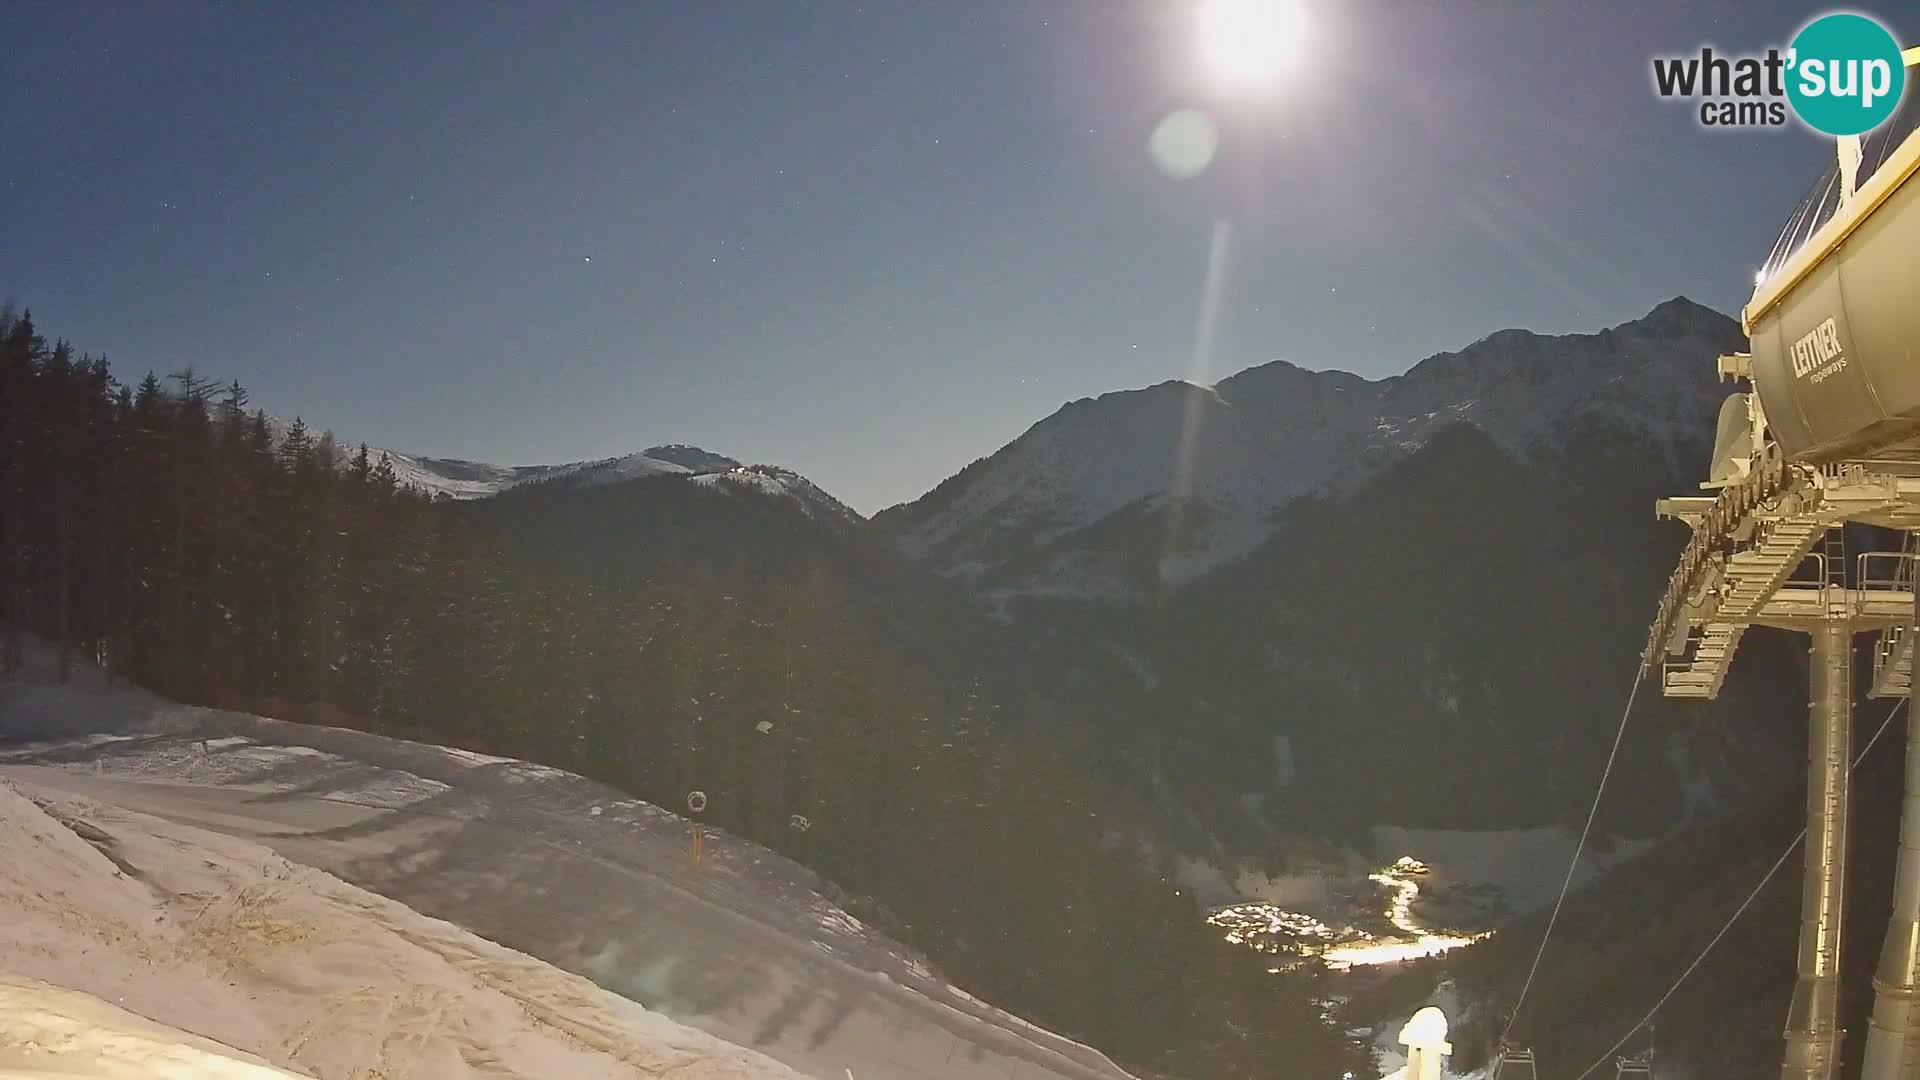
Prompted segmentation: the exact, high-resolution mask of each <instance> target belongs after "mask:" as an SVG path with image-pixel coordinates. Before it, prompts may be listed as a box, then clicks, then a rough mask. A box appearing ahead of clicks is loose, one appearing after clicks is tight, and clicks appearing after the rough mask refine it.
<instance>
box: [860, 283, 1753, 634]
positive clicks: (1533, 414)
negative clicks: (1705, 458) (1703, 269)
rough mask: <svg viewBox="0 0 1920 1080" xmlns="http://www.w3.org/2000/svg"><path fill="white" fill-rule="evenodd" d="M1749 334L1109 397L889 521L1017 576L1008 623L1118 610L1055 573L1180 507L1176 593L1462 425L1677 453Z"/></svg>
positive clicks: (1080, 570)
mask: <svg viewBox="0 0 1920 1080" xmlns="http://www.w3.org/2000/svg"><path fill="white" fill-rule="evenodd" d="M1737 334H1738V326H1737V324H1735V323H1734V322H1733V321H1732V320H1730V319H1728V318H1727V317H1726V316H1724V315H1720V314H1718V313H1717V312H1713V311H1710V310H1708V309H1706V308H1703V307H1700V306H1699V305H1697V304H1693V303H1692V302H1690V301H1687V300H1684V299H1676V300H1672V301H1668V302H1667V303H1665V304H1662V305H1660V306H1659V307H1657V308H1655V309H1654V310H1653V311H1652V312H1650V313H1648V315H1646V316H1645V317H1643V318H1642V319H1639V320H1637V321H1635V322H1631V323H1627V324H1624V325H1622V326H1618V327H1615V328H1613V329H1611V330H1607V331H1603V332H1601V333H1598V334H1585V335H1567V336H1559V337H1548V336H1542V335H1537V334H1532V333H1528V332H1526V331H1520V330H1503V331H1501V332H1499V333H1497V334H1492V335H1489V336H1487V337H1485V338H1483V339H1481V340H1480V341H1477V342H1475V343H1473V344H1472V345H1470V346H1468V347H1467V348H1465V349H1463V350H1461V351H1459V352H1452V353H1442V354H1439V355H1437V356H1433V357H1430V358H1428V359H1426V360H1424V361H1421V362H1420V363H1419V364H1417V365H1415V366H1414V367H1413V368H1412V369H1411V370H1409V371H1408V372H1407V373H1406V374H1404V375H1399V376H1394V377H1392V378H1388V379H1381V380H1377V381H1369V380H1367V379H1363V378H1360V377H1359V376H1357V375H1352V374H1348V373H1346V372H1341V371H1318V372H1316V371H1310V370H1307V369H1305V368H1302V367H1299V366H1296V365H1294V364H1291V363H1287V362H1285V361H1278V360H1277V361H1274V362H1272V363H1269V364H1265V365H1262V366H1260V367H1255V368H1250V369H1248V370H1246V371H1242V372H1240V373H1239V374H1237V375H1234V376H1232V377H1230V378H1228V379H1225V380H1223V381H1222V382H1220V383H1218V384H1216V385H1214V386H1204V387H1203V386H1195V385H1193V384H1190V383H1185V382H1179V381H1171V382H1165V383H1161V384H1159V385H1156V386H1151V387H1147V388H1145V389H1140V390H1129V391H1124V392H1120V393H1112V394H1106V395H1103V396H1101V397H1099V398H1097V399H1083V400H1080V401H1075V402H1072V403H1071V404H1068V405H1066V406H1064V407H1063V408H1061V409H1060V410H1059V411H1058V412H1056V413H1054V414H1053V415H1052V416H1050V417H1048V418H1046V419H1045V420H1042V421H1041V422H1039V423H1037V424H1035V425H1034V426H1033V427H1032V428H1030V429H1028V430H1027V432H1026V433H1025V434H1023V435H1021V436H1020V437H1019V438H1018V439H1015V440H1014V441H1013V442H1011V443H1009V444H1008V445H1006V446H1005V447H1003V448H1001V449H1000V450H999V451H998V452H996V453H995V454H993V455H992V456H991V457H989V458H986V459H984V460H982V461H979V462H976V463H975V464H974V465H972V466H969V468H968V469H967V470H966V471H965V472H963V473H961V474H960V475H959V476H958V477H956V478H954V480H952V481H949V482H948V484H943V485H942V486H941V487H940V488H938V489H936V490H935V491H934V492H932V493H930V494H929V495H927V496H924V497H923V498H922V499H920V500H919V501H917V502H915V503H910V504H907V505H906V506H903V507H896V508H894V509H892V510H889V511H887V512H885V514H883V515H882V518H881V520H883V521H889V522H891V524H892V525H893V526H894V529H895V531H896V535H897V537H898V542H899V545H900V547H901V550H902V551H904V552H905V553H907V554H908V555H909V556H912V557H914V558H917V559H922V560H925V561H927V562H928V563H930V564H931V565H933V566H934V567H935V568H936V569H939V570H942V571H945V572H948V573H952V574H954V575H956V576H962V577H965V578H967V579H968V580H974V579H977V578H979V577H980V576H981V575H982V574H983V572H986V571H989V570H992V569H994V568H997V567H1001V566H1003V565H1005V564H1007V563H1008V562H1009V561H1012V562H1013V563H1014V566H1015V567H1016V570H1015V576H1016V577H1017V579H1018V580H1017V583H1016V584H1013V585H1008V584H1006V583H1005V581H1004V578H1003V579H1002V580H1000V581H996V582H995V588H996V591H995V594H994V599H995V601H996V603H999V604H1001V605H1002V606H1003V607H1004V605H1005V603H1006V601H1007V600H1008V599H1010V598H1011V597H1012V596H1015V595H1021V594H1026V595H1053V596H1068V595H1073V593H1074V591H1075V590H1076V589H1077V588H1078V589H1088V588H1090V589H1091V590H1092V591H1095V592H1099V593H1103V594H1104V593H1110V592H1111V585H1110V584H1109V583H1107V582H1105V581H1101V580H1097V577H1098V575H1097V572H1096V571H1095V570H1094V568H1096V567H1097V566H1098V565H1099V560H1098V559H1080V560H1073V559H1063V558H1061V557H1060V556H1061V555H1065V554H1074V553H1087V552H1099V551H1102V550H1103V544H1104V543H1106V541H1102V540H1100V539H1099V538H1098V537H1097V533H1098V530H1097V529H1095V528H1094V527H1095V526H1098V525H1100V524H1102V523H1106V522H1119V521H1122V520H1123V515H1127V514H1141V513H1162V512H1167V513H1171V512H1172V510H1171V508H1172V507H1173V506H1174V504H1175V501H1176V500H1180V501H1181V502H1180V505H1181V506H1182V507H1183V508H1182V509H1181V510H1180V511H1179V512H1180V514H1181V515H1182V517H1183V518H1184V519H1185V520H1187V521H1189V522H1193V523H1195V524H1197V526H1198V528H1199V531H1200V535H1199V538H1198V539H1197V541H1195V542H1193V543H1191V544H1189V545H1188V546H1187V547H1186V548H1185V549H1183V550H1174V551H1169V552H1166V553H1164V554H1163V556H1162V559H1161V567H1160V570H1161V576H1162V577H1163V579H1164V580H1166V581H1169V582H1174V583H1178V582H1182V581H1186V580H1190V579H1191V578H1193V577H1196V576H1198V575H1200V574H1203V573H1205V572H1207V571H1209V570H1211V569H1214V568H1216V567H1218V566H1220V565H1222V564H1223V563H1225V562H1228V561H1231V560H1233V559H1236V558H1239V557H1241V556H1243V555H1245V554H1247V553H1248V552H1250V551H1252V550H1253V549H1254V548H1255V547H1257V546H1258V545H1259V544H1260V543H1262V542H1264V541H1265V540H1266V539H1267V538H1269V537H1270V536H1271V535H1272V532H1273V527H1274V515H1275V513H1276V512H1277V511H1278V510H1279V509H1280V508H1281V507H1283V506H1284V505H1285V504H1286V503H1288V502H1289V501H1291V500H1292V499H1294V498H1296V497H1298V496H1301V495H1306V494H1310V493H1332V494H1337V493H1340V492H1343V491H1346V490H1349V489H1351V488H1352V487H1353V486H1355V485H1356V484H1357V483H1359V482H1360V481H1362V480H1364V479H1365V478H1366V477H1368V476H1370V475H1372V474H1373V473H1375V472H1377V471H1378V470H1379V469H1380V468H1381V467H1383V466H1384V465H1385V464H1387V463H1389V462H1391V461H1393V460H1395V459H1397V458H1399V457H1402V456H1404V455H1405V454H1407V453H1408V452H1410V451H1412V450H1414V449H1417V448H1418V447H1420V446H1421V445H1423V444H1424V443H1425V442H1426V441H1427V440H1428V439H1429V438H1431V437H1432V436H1433V435H1434V434H1435V433H1436V432H1438V431H1439V430H1441V429H1442V428H1444V427H1447V426H1449V425H1451V424H1454V423H1456V422H1462V421H1464V422H1468V423H1472V424H1474V425H1476V426H1478V427H1480V428H1481V429H1483V430H1485V431H1486V432H1487V433H1488V434H1489V435H1490V436H1492V438H1493V439H1494V440H1495V441H1496V442H1497V443H1499V444H1500V445H1502V446H1503V447H1505V448H1507V449H1508V450H1510V451H1513V452H1515V453H1525V452H1526V451H1528V450H1530V449H1531V448H1533V447H1536V446H1539V445H1542V444H1547V443H1552V442H1553V441H1554V440H1555V439H1556V438H1557V437H1558V435H1559V433H1560V432H1561V431H1562V429H1563V425H1564V424H1565V423H1567V422H1568V421H1570V420H1572V419H1574V418H1576V417H1582V416H1589V415H1591V416H1598V417H1601V418H1604V419H1606V420H1609V421H1612V422H1616V423H1618V424H1620V425H1622V426H1624V427H1626V428H1627V429H1628V430H1632V431H1636V432H1638V433H1639V434H1640V435H1641V436H1642V437H1643V438H1645V439H1647V440H1649V441H1650V442H1651V443H1652V445H1654V446H1656V447H1659V448H1663V449H1664V450H1665V451H1666V452H1668V453H1669V454H1670V455H1671V454H1674V453H1677V451H1678V448H1680V447H1684V446H1687V445H1690V444H1691V443H1692V442H1693V441H1694V440H1696V439H1697V438H1698V436H1699V432H1700V430H1701V427H1700V424H1701V417H1702V416H1703V415H1706V413H1705V410H1706V409H1708V408H1710V407H1711V403H1712V402H1713V401H1714V400H1715V398H1716V397H1717V395H1719V394H1721V393H1723V392H1724V391H1723V390H1722V389H1721V388H1720V387H1719V386H1718V384H1717V381H1716V379H1715V376H1714V373H1713V363H1712V361H1713V358H1714V357H1715V356H1716V355H1718V353H1719V352H1721V351H1723V350H1724V349H1725V348H1726V347H1728V346H1729V345H1730V344H1732V342H1733V341H1734V340H1737ZM1082 530H1088V535H1086V536H1084V537H1082V536H1080V535H1078V534H1079V533H1080V532H1081V531H1082ZM1128 535H1134V534H1132V533H1129V534H1128ZM1042 554H1044V555H1045V556H1046V557H1045V559H1044V560H1043V561H1042V562H1040V563H1037V564H1031V565H1029V562H1023V561H1022V560H1023V559H1025V560H1029V561H1030V560H1032V559H1035V558H1039V557H1040V556H1041V555H1042ZM1136 588H1137V586H1136Z"/></svg>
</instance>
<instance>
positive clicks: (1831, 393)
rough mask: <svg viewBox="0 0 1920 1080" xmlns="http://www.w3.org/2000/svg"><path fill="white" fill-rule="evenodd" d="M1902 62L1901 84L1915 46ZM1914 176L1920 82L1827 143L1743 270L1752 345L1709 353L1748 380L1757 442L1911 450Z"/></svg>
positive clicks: (1841, 453)
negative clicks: (1750, 273) (1886, 110)
mask: <svg viewBox="0 0 1920 1080" xmlns="http://www.w3.org/2000/svg"><path fill="white" fill-rule="evenodd" d="M1905 60H1906V63H1907V67H1908V76H1909V77H1908V82H1909V83H1910V84H1912V83H1913V82H1915V81H1916V80H1920V49H1909V50H1907V52H1906V54H1905ZM1916 173H1920V91H1917V90H1915V89H1913V88H1911V86H1910V88H1909V90H1908V92H1907V94H1906V98H1905V101H1904V102H1902V104H1901V106H1900V108H1899V109H1898V110H1897V111H1896V112H1895V113H1894V115H1893V116H1892V117H1891V118H1889V119H1888V120H1887V122H1886V123H1884V124H1882V125H1881V126H1880V127H1879V128H1877V129H1875V130H1874V131H1872V132H1869V133H1868V134H1866V135H1864V136H1858V135H1856V136H1847V137H1843V138H1841V139H1839V140H1837V141H1836V153H1835V157H1834V162H1833V164H1832V165H1830V166H1828V168H1827V170H1826V171H1825V173H1824V174H1823V175H1822V176H1821V178H1820V179H1819V180H1818V181H1817V182H1815V184H1814V185H1813V188H1812V189H1811V190H1809V191H1808V192H1807V194H1806V196H1805V197H1803V198H1802V199H1801V201H1800V203H1799V204H1798V205H1797V206H1796V207H1795V209H1794V212H1793V214H1792V215H1791V216H1789V218H1788V219H1787V224H1786V226H1785V227H1784V228H1783V229H1782V230H1781V232H1780V235H1779V238H1778V239H1777V240H1776V241H1775V242H1774V245H1773V249H1772V251H1771V252H1770V253H1769V254H1768V256H1767V260H1766V262H1765V263H1764V264H1763V265H1762V267H1761V270H1760V272H1759V273H1758V274H1757V275H1755V288H1754V293H1753V298H1752V300H1751V301H1749V302H1748V304H1747V306H1746V308H1745V309H1744V310H1743V311H1742V312H1741V321H1742V323H1743V325H1744V326H1745V329H1746V333H1747V336H1748V338H1749V339H1751V341H1752V345H1751V349H1752V352H1751V354H1750V355H1744V356H1735V357H1726V358H1723V360H1722V372H1723V373H1724V374H1727V375H1732V376H1736V377H1748V378H1751V379H1752V381H1753V386H1754V390H1755V391H1756V393H1757V395H1758V398H1759V402H1758V404H1759V406H1760V409H1759V410H1756V411H1757V412H1759V413H1761V414H1762V415H1763V417H1764V420H1763V423H1764V425H1765V430H1766V431H1768V432H1769V433H1770V435H1771V443H1772V446H1770V447H1769V449H1774V448H1777V452H1778V453H1779V454H1780V455H1782V456H1783V457H1784V459H1785V460H1786V461H1787V462H1793V463H1801V464H1807V465H1814V466H1818V465H1824V464H1827V463H1830V462H1834V461H1838V460H1840V459H1843V458H1845V459H1852V460H1858V459H1861V458H1863V457H1866V458H1888V459H1899V460H1920V178H1916V176H1915V174H1916ZM1743 369H1745V370H1743ZM1729 450H1730V451H1731V450H1732V448H1729ZM1736 453H1737V452H1736ZM1714 460H1715V462H1716V463H1718V462H1719V461H1720V460H1721V454H1720V453H1719V452H1718V450H1716V453H1715V455H1714Z"/></svg>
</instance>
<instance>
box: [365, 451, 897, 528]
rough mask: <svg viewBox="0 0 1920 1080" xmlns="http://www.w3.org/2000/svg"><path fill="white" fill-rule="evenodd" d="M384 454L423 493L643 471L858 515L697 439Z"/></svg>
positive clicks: (806, 485)
mask: <svg viewBox="0 0 1920 1080" xmlns="http://www.w3.org/2000/svg"><path fill="white" fill-rule="evenodd" d="M379 453H384V454H386V455H387V458H388V460H389V461H391V462H392V463H393V469H394V473H395V475H396V476H398V477H399V479H400V482H401V483H402V484H410V485H412V486H413V487H416V488H419V489H420V490H421V491H424V492H426V493H427V494H428V495H445V496H447V497H449V498H454V499H480V498H486V497H487V496H490V495H498V494H500V493H501V492H503V491H508V490H510V489H513V488H518V487H523V486H526V485H529V484H543V485H554V486H564V487H598V486H600V485H603V484H617V483H619V482H621V481H623V480H634V479H638V478H641V477H647V476H677V477H682V478H684V479H686V480H687V481H689V482H691V483H695V484H699V485H700V486H702V487H707V488H711V489H713V490H716V491H725V492H751V493H754V494H757V495H762V496H766V497H769V498H775V499H785V500H787V501H790V502H792V503H794V504H795V505H797V506H798V507H799V508H800V509H801V510H803V511H804V512H806V513H807V514H808V515H809V516H812V517H819V518H824V519H826V520H828V521H831V522H834V523H836V524H837V523H843V522H855V521H859V520H861V518H860V515H859V514H858V513H856V512H855V511H854V510H853V509H852V508H851V507H849V506H847V505H846V504H845V503H843V502H841V501H840V500H839V499H836V498H834V497H833V496H832V495H829V494H827V492H826V490H825V489H824V488H822V487H820V486H819V485H818V484H815V483H814V482H813V481H811V480H808V479H807V478H806V477H804V476H801V475H800V474H799V473H797V472H794V471H793V470H791V469H783V468H781V467H779V466H777V465H743V464H741V463H740V462H738V461H735V460H734V459H732V458H730V457H725V456H722V455H720V454H715V453H713V452H711V451H707V450H702V449H700V448H699V447H697V446H656V447H654V448H652V449H650V450H645V451H642V452H640V453H638V454H627V455H626V456H624V457H616V458H604V459H602V460H599V461H575V462H570V463H568V464H565V465H516V466H506V465H489V464H486V463H484V462H477V461H456V460H451V459H447V458H428V457H416V456H414V455H412V454H405V453H400V452H398V451H393V450H385V451H379V452H376V453H375V456H376V457H377V456H378V454H379Z"/></svg>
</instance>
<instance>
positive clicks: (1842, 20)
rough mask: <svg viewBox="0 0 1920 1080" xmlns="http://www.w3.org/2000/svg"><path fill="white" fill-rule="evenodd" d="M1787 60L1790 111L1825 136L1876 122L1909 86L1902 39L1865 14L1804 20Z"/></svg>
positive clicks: (1882, 119)
mask: <svg viewBox="0 0 1920 1080" xmlns="http://www.w3.org/2000/svg"><path fill="white" fill-rule="evenodd" d="M1787 64H1788V76H1787V100H1789V101H1791V102H1792V103H1793V111H1794V112H1796V113H1799V114H1800V119H1801V120H1802V121H1804V122H1805V123H1806V125H1807V126H1808V127H1811V128H1813V129H1814V130H1815V131H1821V132H1825V133H1826V134H1828V135H1862V134H1865V133H1866V132H1869V131H1872V130H1873V129H1874V128H1876V127H1879V126H1880V125H1881V124H1883V123H1885V122H1886V119H1887V117H1889V116H1892V115H1893V110H1894V109H1895V108H1897V107H1898V106H1899V104H1900V95H1901V94H1902V93H1903V92H1904V91H1905V90H1906V88H1907V69H1906V67H1905V66H1904V65H1903V64H1902V63H1901V62H1900V43H1899V42H1898V41H1895V40H1894V37H1893V35H1892V34H1891V33H1888V32H1887V28H1886V27H1884V26H1881V25H1880V24H1879V23H1877V22H1875V21H1873V20H1872V19H1869V18H1867V17H1866V16H1865V15H1854V14H1852V13H1849V12H1840V13H1836V14H1833V15H1822V16H1821V17H1820V18H1818V19H1815V20H1813V21H1812V22H1810V23H1808V24H1807V25H1806V28H1805V29H1803V30H1801V31H1800V33H1799V35H1798V36H1797V37H1795V38H1794V39H1793V46H1792V50H1791V51H1790V52H1789V53H1788V59H1787Z"/></svg>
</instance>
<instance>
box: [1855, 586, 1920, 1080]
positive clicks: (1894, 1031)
mask: <svg viewBox="0 0 1920 1080" xmlns="http://www.w3.org/2000/svg"><path fill="white" fill-rule="evenodd" d="M1913 618H1914V629H1913V630H1911V631H1909V632H1910V633H1920V592H1916V594H1915V596H1914V615H1913ZM1914 640H1916V641H1920V638H1915V639H1914ZM1915 682H1916V683H1920V680H1915ZM1913 708H1914V701H1913V684H1909V685H1908V687H1907V769H1906V779H1905V785H1906V786H1905V788H1904V790H1903V791H1902V793H1901V801H1900V850H1899V855H1898V858H1897V861H1896V862H1895V864H1894V870H1893V913H1892V914H1891V915H1890V916H1888V918H1887V937H1886V941H1885V942H1884V943H1882V945H1881V946H1880V966H1879V968H1878V969H1876V970H1875V971H1874V973H1873V1018H1872V1019H1871V1020H1870V1021H1868V1024H1867V1050H1866V1057H1865V1059H1864V1060H1863V1061H1862V1063H1861V1067H1860V1080H1907V1078H1910V1077H1914V1076H1917V1075H1920V1054H1916V1053H1914V1052H1912V1050H1911V1049H1910V1044H1911V1043H1912V1042H1913V1040H1914V1039H1915V1038H1916V1037H1920V1014H1917V1013H1916V999H1917V998H1920V724H1916V723H1915V721H1914V716H1913Z"/></svg>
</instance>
